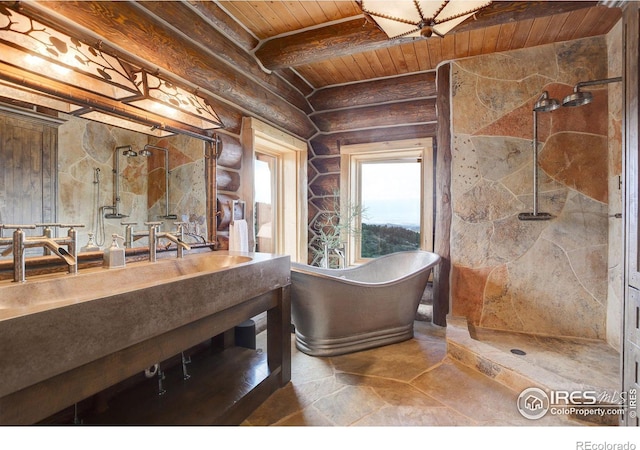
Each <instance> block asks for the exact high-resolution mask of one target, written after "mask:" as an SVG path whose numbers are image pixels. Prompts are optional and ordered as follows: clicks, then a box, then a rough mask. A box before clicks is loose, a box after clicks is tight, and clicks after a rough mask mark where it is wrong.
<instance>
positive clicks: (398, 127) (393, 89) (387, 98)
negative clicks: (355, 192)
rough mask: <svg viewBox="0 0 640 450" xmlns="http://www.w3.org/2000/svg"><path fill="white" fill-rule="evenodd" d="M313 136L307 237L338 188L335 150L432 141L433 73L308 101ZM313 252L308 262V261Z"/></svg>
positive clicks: (321, 93)
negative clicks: (425, 138)
mask: <svg viewBox="0 0 640 450" xmlns="http://www.w3.org/2000/svg"><path fill="white" fill-rule="evenodd" d="M309 102H310V103H311V106H312V107H313V108H314V112H313V113H311V114H310V117H311V120H312V121H313V122H314V124H315V125H316V127H317V128H318V130H319V133H318V134H317V135H316V136H315V137H313V138H312V139H311V141H310V144H311V145H310V147H311V151H310V155H309V167H308V179H309V239H310V245H311V246H314V244H315V242H314V241H315V240H316V239H317V233H316V227H315V223H316V222H317V221H318V220H319V219H320V217H321V215H322V214H323V213H324V212H325V211H326V210H327V206H326V205H332V204H333V196H334V195H335V193H336V192H337V190H338V189H339V187H340V146H342V145H350V144H363V143H372V142H383V141H395V140H402V139H412V138H424V137H435V135H436V128H437V126H436V124H437V117H436V74H435V72H421V73H414V74H410V75H405V76H401V77H395V78H385V79H379V80H374V81H368V82H361V83H353V84H348V85H343V86H335V87H328V88H325V89H320V90H318V91H316V92H315V93H314V94H313V95H311V96H310V97H309ZM312 257H313V252H310V259H309V261H310V262H312V259H311V258H312Z"/></svg>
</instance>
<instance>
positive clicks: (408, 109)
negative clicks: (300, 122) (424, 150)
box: [311, 99, 437, 133]
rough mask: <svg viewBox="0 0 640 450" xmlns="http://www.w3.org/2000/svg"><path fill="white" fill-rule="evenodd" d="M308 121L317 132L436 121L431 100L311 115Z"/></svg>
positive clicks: (434, 108) (434, 109)
mask: <svg viewBox="0 0 640 450" xmlns="http://www.w3.org/2000/svg"><path fill="white" fill-rule="evenodd" d="M311 120H313V122H314V123H315V124H316V126H317V127H318V129H319V130H320V131H321V132H327V133H332V132H338V131H349V130H358V129H368V128H369V129H370V128H384V127H389V126H398V125H406V124H421V123H429V122H432V123H435V122H436V120H437V119H436V102H435V99H424V100H410V101H404V102H397V103H391V104H383V105H376V106H365V107H362V108H350V109H344V110H337V111H328V112H321V113H314V114H312V115H311Z"/></svg>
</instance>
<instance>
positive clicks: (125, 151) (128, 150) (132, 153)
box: [122, 146, 138, 156]
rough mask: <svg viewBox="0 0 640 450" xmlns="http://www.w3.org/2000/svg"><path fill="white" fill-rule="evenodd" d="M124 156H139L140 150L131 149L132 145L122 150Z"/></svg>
mask: <svg viewBox="0 0 640 450" xmlns="http://www.w3.org/2000/svg"><path fill="white" fill-rule="evenodd" d="M122 154H123V155H124V156H138V152H135V151H133V150H132V149H131V146H129V148H127V149H126V150H124V151H123V152H122Z"/></svg>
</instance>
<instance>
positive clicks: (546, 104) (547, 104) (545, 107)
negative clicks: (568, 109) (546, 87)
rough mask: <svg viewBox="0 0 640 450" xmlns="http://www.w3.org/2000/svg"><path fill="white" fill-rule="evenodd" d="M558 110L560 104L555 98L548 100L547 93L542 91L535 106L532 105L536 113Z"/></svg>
mask: <svg viewBox="0 0 640 450" xmlns="http://www.w3.org/2000/svg"><path fill="white" fill-rule="evenodd" d="M558 108H560V102H558V100H556V99H555V98H549V93H548V92H547V91H544V92H543V93H542V95H540V98H538V101H537V102H536V103H535V105H533V110H534V111H536V112H548V111H553V110H556V109H558Z"/></svg>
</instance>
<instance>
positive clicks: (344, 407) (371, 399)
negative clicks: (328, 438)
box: [313, 386, 385, 426]
mask: <svg viewBox="0 0 640 450" xmlns="http://www.w3.org/2000/svg"><path fill="white" fill-rule="evenodd" d="M313 406H314V407H315V408H317V409H318V411H320V412H321V413H322V414H323V415H324V416H325V417H327V418H328V419H329V420H330V421H331V422H333V423H335V424H336V425H337V426H350V425H352V424H354V423H355V422H357V421H358V420H360V419H362V418H363V417H366V416H367V415H369V414H371V413H372V412H375V411H377V410H378V409H380V408H382V407H383V406H385V402H384V401H383V400H382V399H381V398H380V397H378V396H377V395H376V393H375V391H374V390H373V389H372V388H369V387H360V386H346V387H344V388H343V389H341V390H339V391H337V392H335V393H333V394H331V395H328V396H326V397H323V398H321V399H320V400H318V401H317V402H315V403H314V404H313Z"/></svg>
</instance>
